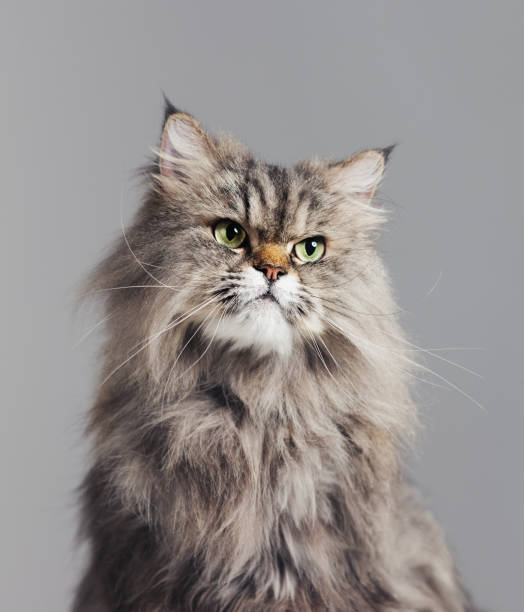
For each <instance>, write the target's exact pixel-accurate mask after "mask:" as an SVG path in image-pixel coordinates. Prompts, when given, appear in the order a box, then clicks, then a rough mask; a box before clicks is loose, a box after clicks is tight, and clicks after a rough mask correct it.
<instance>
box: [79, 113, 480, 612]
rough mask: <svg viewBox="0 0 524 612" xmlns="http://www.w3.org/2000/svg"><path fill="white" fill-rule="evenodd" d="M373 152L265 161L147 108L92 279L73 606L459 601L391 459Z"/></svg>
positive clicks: (404, 361) (394, 381)
mask: <svg viewBox="0 0 524 612" xmlns="http://www.w3.org/2000/svg"><path fill="white" fill-rule="evenodd" d="M389 152H390V149H383V150H370V151H364V152H362V153H359V154H357V155H354V156H353V157H350V158H349V159H346V160H344V161H341V162H326V161H319V160H316V161H307V162H301V163H299V164H297V165H296V166H294V167H292V168H282V167H279V166H275V165H271V164H267V163H263V162H260V161H258V160H256V159H254V158H253V157H252V156H251V155H250V154H249V153H248V152H247V151H246V150H245V149H244V148H243V147H242V146H241V145H239V144H238V143H236V142H235V141H233V140H232V139H230V138H228V137H227V138H226V137H211V136H210V135H208V134H207V133H206V132H204V130H203V129H202V127H201V126H200V124H199V123H198V122H197V121H196V120H195V119H194V118H193V117H192V116H190V115H188V114H186V113H183V112H179V111H178V110H177V109H175V108H174V107H172V106H171V105H168V108H167V112H166V118H165V123H164V129H163V135H162V142H161V147H160V150H159V151H158V160H157V162H156V163H155V164H154V166H152V167H151V168H150V169H149V171H148V173H147V177H148V179H147V180H148V193H147V197H146V198H145V200H144V203H143V205H142V207H141V208H140V210H139V212H138V214H137V216H136V218H135V219H134V222H133V224H132V226H131V227H130V228H129V229H128V230H127V231H126V232H125V234H124V236H123V238H122V239H121V240H120V242H119V243H118V244H117V245H116V248H115V249H114V250H113V252H112V253H111V254H110V255H109V256H108V257H107V258H106V259H105V260H104V261H103V262H102V263H101V264H100V266H99V267H98V268H97V269H96V270H95V273H94V274H93V276H92V279H91V285H90V286H91V291H93V292H96V293H97V294H99V295H104V296H105V305H106V308H107V323H106V330H107V341H106V344H105V350H104V365H103V370H102V374H101V384H100V387H99V390H98V392H97V398H96V402H95V405H94V407H93V409H92V412H91V419H90V432H91V435H92V439H93V465H92V467H91V470H90V472H89V474H88V475H87V478H86V480H85V482H84V485H83V520H82V527H83V532H84V534H85V536H86V538H87V539H88V542H89V545H90V551H91V560H90V565H89V567H88V570H87V572H86V575H85V577H84V579H83V581H82V583H81V585H80V587H79V589H78V592H77V597H76V602H75V604H74V610H75V612H88V611H89V612H94V611H97V612H131V611H136V612H161V611H162V612H163V611H166V612H167V611H172V612H175V611H177V612H182V611H189V610H202V611H209V612H212V611H217V612H218V611H228V612H244V611H246V612H251V611H268V612H277V611H279V612H287V611H297V612H308V611H313V610H315V611H321V610H324V611H328V610H329V611H347V610H356V611H367V610H381V611H386V610H388V611H389V610H409V611H414V610H416V611H419V612H422V611H425V612H427V611H444V610H445V611H449V612H452V611H453V612H459V611H465V610H471V606H470V604H469V603H468V598H467V596H466V594H465V592H464V590H463V589H462V587H461V585H460V581H459V579H458V577H457V573H456V570H455V568H454V565H453V562H452V559H451V558H450V555H449V552H448V550H447V548H446V545H445V543H444V541H443V538H442V536H441V534H440V532H439V530H438V528H437V527H436V525H435V524H434V522H433V519H432V518H431V516H430V515H429V514H428V513H427V512H426V511H425V510H424V509H423V508H422V506H421V504H420V503H419V501H418V500H417V495H416V493H415V492H414V491H413V490H412V488H411V486H410V485H409V484H408V483H407V482H406V480H405V478H404V476H403V474H402V470H401V465H400V459H399V450H400V449H401V448H402V446H403V445H404V444H405V442H406V440H407V439H409V438H410V437H411V435H412V431H413V429H414V425H415V421H416V414H415V409H414V406H413V404H412V401H411V399H410V395H409V391H408V382H409V378H410V371H411V370H412V368H413V367H414V363H413V361H412V359H411V357H410V356H409V355H410V353H409V352H408V351H407V350H406V347H407V343H406V341H405V340H404V339H403V335H402V332H401V330H400V328H399V326H398V324H397V321H396V317H395V305H394V303H393V299H392V297H391V292H390V286H389V281H388V276H387V274H386V272H385V270H384V267H383V265H382V263H381V261H380V259H379V257H378V255H377V252H376V249H375V246H374V241H375V238H376V236H377V233H378V230H379V228H380V226H381V225H382V223H383V221H384V212H383V210H382V209H381V208H380V207H379V206H378V205H377V204H376V203H375V202H374V200H373V196H374V194H375V190H376V188H377V186H378V184H379V182H380V180H381V177H382V174H383V171H384V167H385V164H386V161H387V158H388V154H389Z"/></svg>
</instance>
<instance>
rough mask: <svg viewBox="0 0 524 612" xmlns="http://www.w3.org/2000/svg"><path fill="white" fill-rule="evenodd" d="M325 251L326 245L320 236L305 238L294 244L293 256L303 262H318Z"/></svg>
mask: <svg viewBox="0 0 524 612" xmlns="http://www.w3.org/2000/svg"><path fill="white" fill-rule="evenodd" d="M325 250H326V243H325V241H324V238H322V237H321V236H314V237H313V238H306V239H305V240H301V241H300V242H297V243H296V244H295V255H296V256H297V257H298V258H299V259H300V260H301V261H303V262H312V261H318V260H319V259H320V258H321V257H322V255H324V251H325Z"/></svg>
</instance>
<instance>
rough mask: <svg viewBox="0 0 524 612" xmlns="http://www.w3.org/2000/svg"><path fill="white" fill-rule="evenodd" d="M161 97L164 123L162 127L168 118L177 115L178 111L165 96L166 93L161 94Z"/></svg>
mask: <svg viewBox="0 0 524 612" xmlns="http://www.w3.org/2000/svg"><path fill="white" fill-rule="evenodd" d="M162 97H163V98H164V122H163V125H165V123H166V121H167V119H168V117H170V116H171V115H174V114H175V113H179V112H180V109H178V108H177V107H176V106H175V105H174V104H173V103H172V102H171V100H170V99H169V98H168V97H167V96H166V93H165V92H164V91H163V92H162Z"/></svg>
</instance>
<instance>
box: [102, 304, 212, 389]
mask: <svg viewBox="0 0 524 612" xmlns="http://www.w3.org/2000/svg"><path fill="white" fill-rule="evenodd" d="M218 299H219V298H216V297H215V298H209V299H208V300H206V301H204V303H202V304H200V305H199V306H196V307H194V308H192V309H190V310H189V311H188V312H186V313H185V314H184V315H181V316H179V317H177V318H176V319H175V320H174V321H172V322H171V323H169V325H166V327H164V328H163V329H161V330H160V331H159V332H156V333H155V334H153V335H152V336H150V337H149V338H147V339H146V340H143V341H141V342H139V343H138V344H135V346H134V347H132V349H131V350H133V349H134V348H136V347H137V346H139V345H140V344H142V346H141V347H140V348H138V349H137V350H136V351H133V353H131V355H129V357H127V359H125V360H124V361H123V362H122V363H121V364H120V365H118V366H117V367H116V368H114V369H113V370H111V372H110V373H109V374H108V375H107V376H106V377H105V378H104V380H103V381H102V382H101V383H100V387H102V386H103V385H104V384H105V383H106V382H107V381H108V380H109V379H110V378H111V377H112V376H113V375H114V374H116V372H118V371H119V370H120V369H121V368H122V367H124V366H125V365H126V364H127V363H129V362H130V361H131V359H133V358H134V357H136V355H138V354H139V353H140V352H142V351H143V350H144V349H145V348H146V347H147V346H149V345H150V344H151V343H152V342H154V341H155V340H156V339H157V338H159V337H160V336H162V335H163V334H165V333H166V332H168V331H170V330H171V329H174V328H175V327H176V326H177V325H180V324H181V323H183V322H184V321H185V320H186V319H188V318H189V317H190V316H192V315H193V314H195V313H197V312H199V311H200V310H202V308H204V307H205V306H207V305H208V304H211V303H212V302H216V301H218Z"/></svg>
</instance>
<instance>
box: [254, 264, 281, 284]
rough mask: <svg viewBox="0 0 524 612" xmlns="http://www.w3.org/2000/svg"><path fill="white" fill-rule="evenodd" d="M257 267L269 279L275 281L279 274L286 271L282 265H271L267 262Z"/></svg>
mask: <svg viewBox="0 0 524 612" xmlns="http://www.w3.org/2000/svg"><path fill="white" fill-rule="evenodd" d="M257 269H258V270H261V271H262V272H264V274H265V275H266V276H267V277H268V279H269V280H270V281H276V280H277V278H278V277H279V276H281V275H282V274H285V273H286V271H285V270H284V268H283V267H282V266H272V265H271V264H267V263H263V264H260V265H259V266H257Z"/></svg>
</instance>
